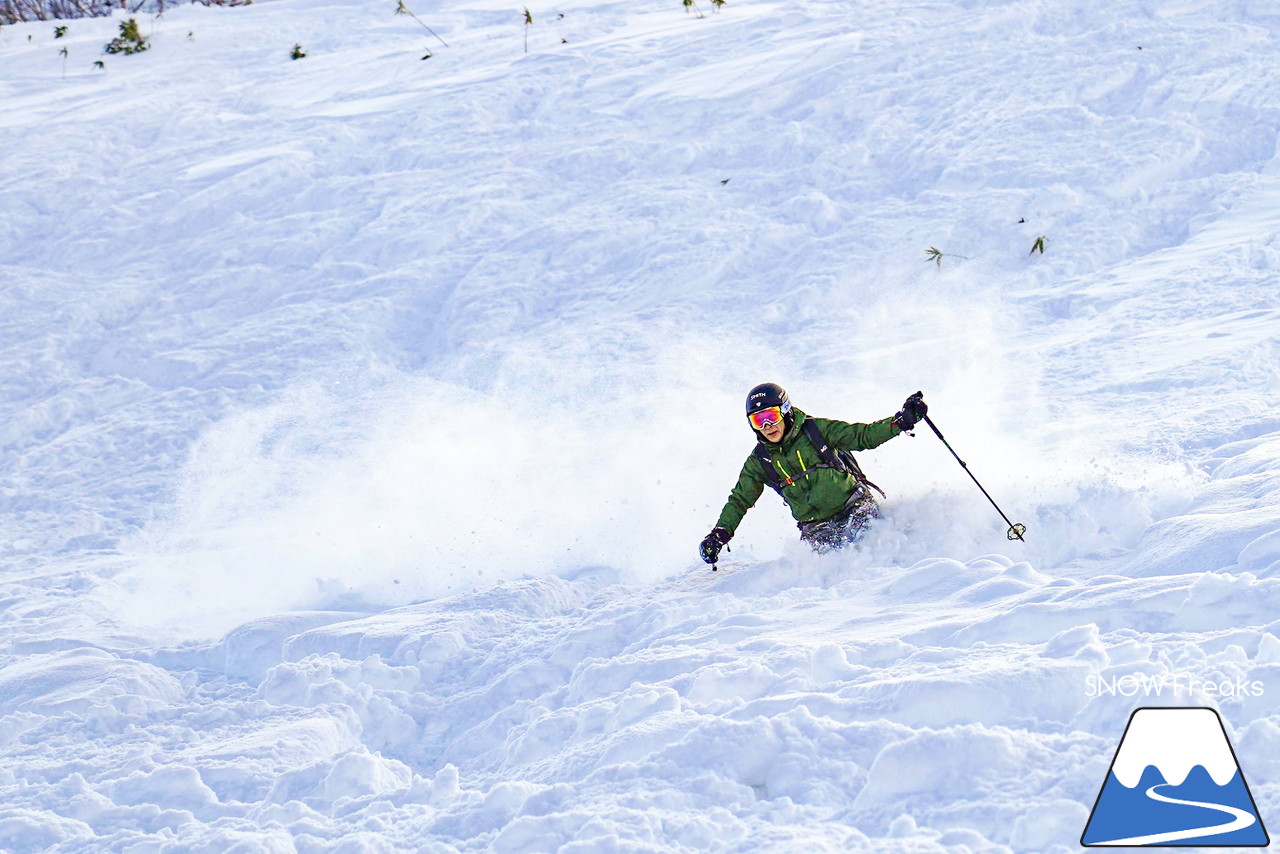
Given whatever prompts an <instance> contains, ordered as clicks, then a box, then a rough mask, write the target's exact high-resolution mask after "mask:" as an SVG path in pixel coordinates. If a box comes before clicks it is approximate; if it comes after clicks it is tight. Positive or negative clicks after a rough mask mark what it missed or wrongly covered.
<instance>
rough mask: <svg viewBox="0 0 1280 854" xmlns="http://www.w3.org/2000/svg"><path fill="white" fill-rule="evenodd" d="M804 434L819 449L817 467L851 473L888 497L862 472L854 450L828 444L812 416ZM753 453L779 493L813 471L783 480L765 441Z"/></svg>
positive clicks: (808, 470)
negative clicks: (838, 448)
mask: <svg viewBox="0 0 1280 854" xmlns="http://www.w3.org/2000/svg"><path fill="white" fill-rule="evenodd" d="M804 434H805V436H806V437H808V439H809V442H810V443H812V445H813V447H814V448H815V449H816V450H817V452H818V458H819V459H820V460H821V461H822V462H821V463H820V464H819V465H818V466H815V468H833V469H835V470H837V471H842V472H845V473H847V474H850V475H852V476H853V479H854V480H855V481H857V482H858V484H859V485H860V486H869V487H871V488H872V489H874V490H875V491H876V492H878V493H880V497H881V498H885V497H887V496H885V494H884V490H883V489H881V488H880V487H878V486H876V485H875V484H874V483H872V482H871V481H870V480H868V479H867V476H866V475H865V474H863V473H862V467H861V466H859V465H858V461H857V460H856V459H854V456H853V452H852V451H834V450H832V449H831V446H830V445H829V444H827V440H826V439H825V438H824V437H823V435H822V431H821V430H819V429H818V425H817V424H816V423H815V422H814V420H813V419H812V418H806V419H805V420H804ZM752 453H754V454H755V457H756V459H757V460H758V461H759V462H760V468H761V469H762V470H763V471H764V482H765V484H766V485H767V486H768V487H769V488H770V489H772V490H773V491H774V492H776V493H778V494H779V495H782V488H783V487H784V486H790V485H791V484H793V483H795V482H796V481H797V480H800V479H801V478H803V477H805V476H806V475H808V474H809V472H811V471H813V469H806V470H805V471H803V472H801V473H800V474H799V475H797V476H796V477H788V478H787V479H786V480H783V478H782V476H781V475H780V474H778V469H777V468H776V467H775V466H774V463H773V457H772V456H771V455H770V454H769V449H768V448H767V447H766V446H765V444H764V442H756V447H755V450H754V451H753V452H752Z"/></svg>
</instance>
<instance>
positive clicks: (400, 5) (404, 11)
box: [396, 0, 449, 59]
mask: <svg viewBox="0 0 1280 854" xmlns="http://www.w3.org/2000/svg"><path fill="white" fill-rule="evenodd" d="M396 14H397V15H408V16H409V17H410V18H413V19H414V20H415V21H417V22H418V23H419V24H421V25H422V28H423V29H424V30H426V31H427V32H429V33H431V35H433V36H435V37H436V39H438V40H439V42H440V44H442V45H444V46H445V47H448V46H449V45H448V43H446V42H445V40H444V39H442V38H440V36H439V35H438V34H437V33H436V31H435V30H433V29H431V28H430V27H428V26H427V25H426V24H423V23H422V19H421V18H419V17H418V16H417V15H415V14H413V13H412V12H410V11H409V7H408V6H406V5H404V0H396ZM430 54H431V51H427V55H428V56H430ZM426 58H427V57H426V56H424V57H423V59H426Z"/></svg>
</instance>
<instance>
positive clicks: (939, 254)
mask: <svg viewBox="0 0 1280 854" xmlns="http://www.w3.org/2000/svg"><path fill="white" fill-rule="evenodd" d="M924 254H925V259H924V260H925V261H926V262H928V261H933V262H934V263H935V264H937V265H938V266H939V267H941V266H942V259H943V258H959V259H960V260H962V261H968V260H969V258H968V257H967V256H965V255H952V254H951V253H950V252H943V251H942V250H941V249H938V248H936V247H934V246H930V247H929V248H928V249H926V250H924Z"/></svg>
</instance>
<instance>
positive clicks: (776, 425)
mask: <svg viewBox="0 0 1280 854" xmlns="http://www.w3.org/2000/svg"><path fill="white" fill-rule="evenodd" d="M760 432H761V434H763V436H764V437H765V438H766V439H768V440H769V441H770V442H781V441H782V434H783V433H785V432H787V422H785V421H775V422H773V423H772V424H766V425H764V427H762V428H761V429H760Z"/></svg>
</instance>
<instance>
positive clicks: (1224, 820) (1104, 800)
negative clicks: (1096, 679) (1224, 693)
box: [1080, 708, 1271, 848]
mask: <svg viewBox="0 0 1280 854" xmlns="http://www.w3.org/2000/svg"><path fill="white" fill-rule="evenodd" d="M1270 842H1271V838H1270V837H1269V836H1268V835H1267V829H1266V828H1265V827H1263V825H1262V817H1261V816H1259V815H1258V807H1257V805H1256V804H1255V803H1254V802H1253V795H1252V794H1250V792H1249V786H1248V784H1247V783H1245V780H1244V774H1243V773H1242V772H1241V771H1240V763H1238V762H1237V761H1236V754H1235V751H1234V750H1232V748H1231V742H1230V741H1229V740H1228V739H1227V731H1226V729H1225V728H1223V726H1222V719H1221V718H1219V717H1218V713H1217V712H1216V711H1214V710H1213V709H1208V708H1144V709H1138V710H1137V711H1135V712H1134V713H1133V715H1131V716H1130V718H1129V725H1128V726H1127V727H1125V730H1124V736H1122V737H1121V739H1120V747H1119V748H1118V749H1117V750H1116V755H1115V758H1114V759H1112V760H1111V770H1110V771H1108V772H1107V779H1106V781H1104V782H1103V784H1102V791H1100V792H1099V793H1098V800H1097V802H1096V803H1094V805H1093V813H1092V814H1091V815H1090V816H1089V823H1088V824H1087V825H1085V829H1084V833H1083V834H1082V835H1081V837H1080V844H1081V845H1084V846H1086V847H1101V846H1130V845H1134V846H1137V845H1151V846H1166V847H1171V848H1173V847H1179V848H1180V847H1190V846H1203V845H1214V846H1218V845H1231V846H1238V847H1259V848H1261V847H1264V846H1266V845H1269V844H1270Z"/></svg>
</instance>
